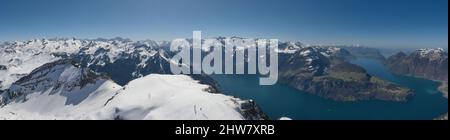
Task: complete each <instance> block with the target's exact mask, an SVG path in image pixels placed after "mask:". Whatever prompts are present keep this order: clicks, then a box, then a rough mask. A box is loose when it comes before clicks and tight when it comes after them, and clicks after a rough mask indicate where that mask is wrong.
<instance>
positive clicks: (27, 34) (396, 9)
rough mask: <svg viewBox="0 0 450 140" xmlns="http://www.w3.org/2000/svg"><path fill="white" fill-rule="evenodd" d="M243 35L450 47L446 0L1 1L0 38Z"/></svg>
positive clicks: (380, 45)
mask: <svg viewBox="0 0 450 140" xmlns="http://www.w3.org/2000/svg"><path fill="white" fill-rule="evenodd" d="M193 30H202V31H203V34H204V36H207V37H215V36H242V37H249V38H276V39H280V40H284V41H286V40H292V41H302V42H304V43H308V44H362V45H367V46H376V47H448V40H447V37H448V0H0V41H11V40H28V39H34V38H53V37H76V38H98V37H102V38H112V37H117V36H120V37H125V38H130V39H133V40H141V39H153V40H172V39H174V38H178V37H186V38H190V37H192V31H193Z"/></svg>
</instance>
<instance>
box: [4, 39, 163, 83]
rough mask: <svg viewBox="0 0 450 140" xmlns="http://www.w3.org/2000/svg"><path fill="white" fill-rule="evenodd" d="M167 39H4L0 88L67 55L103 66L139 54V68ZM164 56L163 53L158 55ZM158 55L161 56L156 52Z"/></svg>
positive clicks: (159, 50) (88, 63)
mask: <svg viewBox="0 0 450 140" xmlns="http://www.w3.org/2000/svg"><path fill="white" fill-rule="evenodd" d="M160 45H163V46H165V45H167V42H155V41H151V40H146V41H136V42H133V41H130V40H127V39H121V38H115V39H96V40H80V39H74V38H72V39H34V40H30V41H26V42H18V41H16V42H6V43H4V44H3V45H2V47H0V57H1V59H0V81H1V82H0V89H6V88H8V87H9V86H10V85H11V84H12V83H13V82H14V81H16V80H18V79H20V78H21V77H23V76H24V75H26V74H28V73H30V72H31V70H33V69H35V68H37V67H39V66H41V65H43V64H46V63H49V62H53V61H56V60H60V59H63V58H68V57H74V56H76V57H83V58H80V60H83V61H87V62H86V64H87V66H91V65H93V66H95V65H98V66H104V65H106V64H108V63H114V62H115V61H116V60H118V59H122V58H129V57H133V56H135V57H139V60H140V61H141V63H140V64H139V66H140V67H145V66H146V64H145V63H146V60H148V59H149V58H151V57H153V56H155V54H157V53H159V52H163V51H161V50H162V49H163V48H161V47H160ZM161 55H165V54H161ZM159 56H160V55H159Z"/></svg>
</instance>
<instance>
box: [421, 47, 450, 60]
mask: <svg viewBox="0 0 450 140" xmlns="http://www.w3.org/2000/svg"><path fill="white" fill-rule="evenodd" d="M414 53H415V54H417V55H419V56H420V58H427V59H429V60H431V61H432V60H438V59H445V58H447V57H448V54H447V53H446V52H445V50H444V49H442V48H436V49H430V48H425V49H419V50H417V51H416V52H414Z"/></svg>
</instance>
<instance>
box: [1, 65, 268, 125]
mask: <svg viewBox="0 0 450 140" xmlns="http://www.w3.org/2000/svg"><path fill="white" fill-rule="evenodd" d="M208 87H209V86H208V85H203V84H199V82H198V81H195V80H193V79H192V78H191V77H189V76H185V75H159V74H150V75H148V76H145V77H142V78H138V79H136V80H133V81H131V82H130V83H128V84H127V85H125V86H123V87H122V86H120V85H118V84H116V83H114V82H112V81H111V80H109V79H108V78H106V77H104V76H101V75H99V74H96V73H94V72H91V71H89V70H85V69H84V68H81V67H79V66H78V65H77V64H73V63H70V62H68V61H64V60H61V61H57V62H54V63H50V64H46V65H44V66H42V67H40V68H38V69H36V70H35V71H33V72H32V73H31V74H30V75H28V76H25V77H23V78H21V79H20V80H19V81H17V82H15V83H14V84H13V85H12V86H11V88H10V89H8V90H7V91H6V93H4V94H1V95H0V102H1V103H2V107H0V119H58V120H59V119H131V120H136V119H183V120H186V119H187V120H196V119H199V120H204V119H215V120H216V119H232V120H241V119H264V118H265V117H264V115H263V114H262V113H261V114H259V113H260V112H259V110H257V109H256V108H255V105H254V103H253V102H252V101H245V100H240V99H238V98H234V97H230V96H226V95H223V94H212V93H209V92H207V90H206V89H207V88H208ZM255 109H256V110H255ZM254 112H259V113H258V114H255V113H254Z"/></svg>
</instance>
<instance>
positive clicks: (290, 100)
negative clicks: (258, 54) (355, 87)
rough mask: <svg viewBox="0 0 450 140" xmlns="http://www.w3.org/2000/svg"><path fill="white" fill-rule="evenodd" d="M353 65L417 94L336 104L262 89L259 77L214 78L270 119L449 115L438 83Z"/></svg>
mask: <svg viewBox="0 0 450 140" xmlns="http://www.w3.org/2000/svg"><path fill="white" fill-rule="evenodd" d="M353 63H355V64H358V65H360V66H362V67H364V68H365V69H366V70H367V71H368V72H369V73H370V74H371V75H374V76H378V77H381V78H383V79H385V80H388V81H391V82H393V83H396V84H398V85H401V86H405V87H408V88H411V89H414V90H415V91H416V95H415V96H414V97H413V98H412V99H411V100H410V101H408V102H404V103H399V102H386V101H358V102H337V101H332V100H327V99H323V98H321V97H318V96H315V95H311V94H307V93H305V92H301V91H298V90H296V89H294V88H291V87H289V86H286V85H282V84H276V85H273V86H260V85H259V84H258V83H259V77H257V76H250V75H245V76H244V75H213V76H212V77H213V78H214V79H215V80H217V81H218V82H219V84H220V89H221V91H222V92H223V93H224V94H227V95H233V96H236V97H239V98H241V99H253V100H255V101H256V103H257V104H258V105H259V106H260V107H261V108H262V110H263V112H265V113H266V114H267V115H269V117H270V118H271V119H278V118H280V117H283V116H286V117H289V118H292V119H299V120H335V119H338V120H349V119H352V120H353V119H356V120H372V119H375V120H386V119H387V120H430V119H433V118H435V117H438V116H440V115H442V114H444V113H446V112H448V100H447V99H446V98H444V97H443V96H442V93H441V92H439V91H438V90H437V88H438V86H439V82H434V81H431V80H426V79H421V78H413V77H406V76H399V75H394V74H392V73H391V72H389V71H388V70H387V69H386V68H385V67H384V66H383V64H382V63H380V62H379V61H377V60H371V59H358V60H355V61H353Z"/></svg>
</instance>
